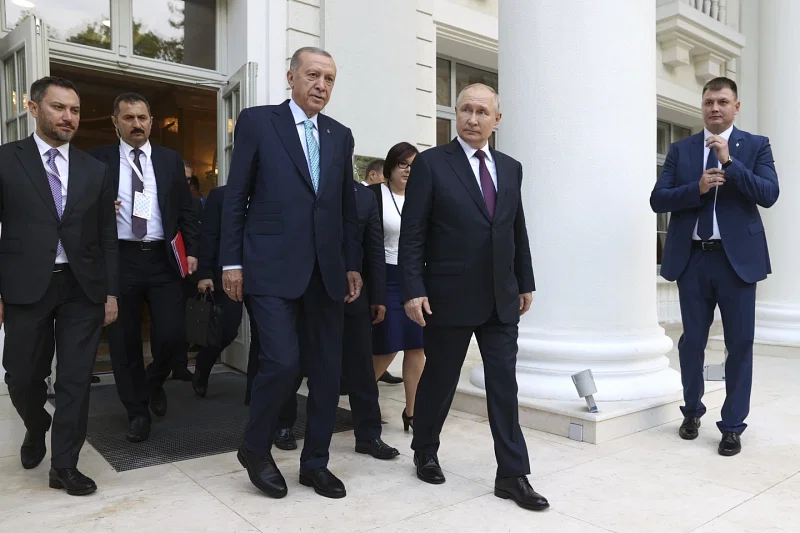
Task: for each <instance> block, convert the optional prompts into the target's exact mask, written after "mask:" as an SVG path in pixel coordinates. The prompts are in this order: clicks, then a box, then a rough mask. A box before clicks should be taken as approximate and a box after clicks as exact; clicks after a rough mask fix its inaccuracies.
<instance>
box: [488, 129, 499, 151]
mask: <svg viewBox="0 0 800 533" xmlns="http://www.w3.org/2000/svg"><path fill="white" fill-rule="evenodd" d="M495 143H497V131H493V132H492V134H491V135H490V136H489V148H497V146H495Z"/></svg>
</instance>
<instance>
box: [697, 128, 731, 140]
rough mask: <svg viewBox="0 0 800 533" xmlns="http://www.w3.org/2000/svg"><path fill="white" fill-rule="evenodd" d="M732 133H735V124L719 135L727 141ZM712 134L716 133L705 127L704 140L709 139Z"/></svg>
mask: <svg viewBox="0 0 800 533" xmlns="http://www.w3.org/2000/svg"><path fill="white" fill-rule="evenodd" d="M731 133H733V124H731V127H730V128H728V129H727V130H725V131H723V132H722V133H720V134H719V136H720V137H722V138H723V139H725V140H726V141H727V140H728V139H730V137H731ZM712 135H714V134H713V133H711V132H710V131H708V129H707V128H703V140H706V139H708V138H709V137H711V136H712Z"/></svg>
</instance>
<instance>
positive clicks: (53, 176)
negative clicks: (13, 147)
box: [44, 148, 64, 257]
mask: <svg viewBox="0 0 800 533" xmlns="http://www.w3.org/2000/svg"><path fill="white" fill-rule="evenodd" d="M57 156H58V149H56V148H51V149H50V150H48V151H47V166H46V167H45V169H44V170H45V172H46V173H47V181H48V182H50V192H51V193H53V202H55V204H56V213H58V219H59V220H61V216H62V215H63V214H64V196H63V195H62V193H61V176H60V175H59V173H58V167H57V166H56V157H57ZM63 253H64V246H63V245H62V244H61V239H58V246H57V248H56V257H58V256H59V255H61V254H63Z"/></svg>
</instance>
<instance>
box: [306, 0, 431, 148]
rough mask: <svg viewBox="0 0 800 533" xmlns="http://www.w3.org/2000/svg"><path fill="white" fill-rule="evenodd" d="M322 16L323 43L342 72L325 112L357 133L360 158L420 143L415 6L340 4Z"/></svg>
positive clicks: (329, 4) (365, 0) (388, 0)
mask: <svg viewBox="0 0 800 533" xmlns="http://www.w3.org/2000/svg"><path fill="white" fill-rule="evenodd" d="M323 12H324V18H323V38H322V41H323V43H324V47H325V49H326V50H327V51H328V52H330V53H331V54H332V55H333V57H334V59H335V61H336V66H337V71H338V72H337V78H336V87H335V89H334V91H333V96H332V98H331V102H330V104H328V106H327V108H326V110H325V112H326V113H327V114H329V115H330V116H332V117H334V118H335V119H336V120H339V121H340V122H342V123H343V124H345V125H346V126H348V127H349V128H351V129H352V130H353V135H354V137H355V140H356V154H359V155H367V156H374V157H384V156H385V155H386V152H387V151H388V150H389V148H391V147H392V146H393V145H394V144H396V143H398V142H401V141H408V142H411V143H414V142H416V140H417V135H416V116H417V110H416V107H415V106H416V102H417V99H416V97H417V77H416V69H417V60H416V58H417V35H416V31H415V27H416V20H417V4H416V2H415V1H411V2H410V1H409V0H381V1H380V2H377V1H375V0H335V1H326V2H325V3H324V8H323ZM431 94H432V93H431Z"/></svg>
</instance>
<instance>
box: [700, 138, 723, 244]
mask: <svg viewBox="0 0 800 533" xmlns="http://www.w3.org/2000/svg"><path fill="white" fill-rule="evenodd" d="M718 166H719V159H717V154H716V152H714V149H713V148H712V149H711V150H709V151H708V159H707V160H706V170H708V169H710V168H717V167H718ZM716 193H717V188H716V187H714V188H712V189H711V190H710V191H708V192H707V193H705V194H704V195H703V208H702V209H701V210H700V218H699V219H698V221H697V236H698V237H700V238H701V239H703V240H704V241H705V240H708V239H710V238H711V236H712V235H713V234H714V203H715V202H714V200H715V199H716Z"/></svg>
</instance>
